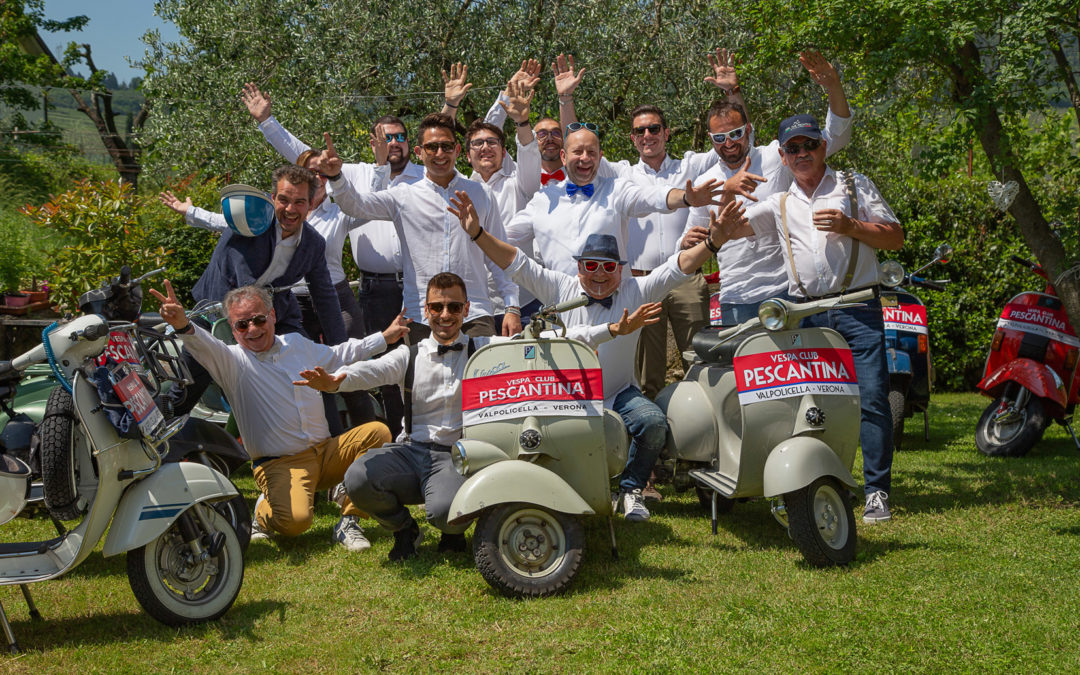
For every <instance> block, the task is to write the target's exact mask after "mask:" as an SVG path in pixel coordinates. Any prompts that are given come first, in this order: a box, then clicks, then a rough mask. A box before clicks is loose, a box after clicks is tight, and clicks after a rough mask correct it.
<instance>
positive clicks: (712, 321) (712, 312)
mask: <svg viewBox="0 0 1080 675" xmlns="http://www.w3.org/2000/svg"><path fill="white" fill-rule="evenodd" d="M709 325H710V326H723V325H724V317H723V316H722V315H721V312H720V294H719V293H713V294H712V295H710V296H709Z"/></svg>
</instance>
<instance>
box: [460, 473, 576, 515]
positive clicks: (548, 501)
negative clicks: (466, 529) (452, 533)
mask: <svg viewBox="0 0 1080 675" xmlns="http://www.w3.org/2000/svg"><path fill="white" fill-rule="evenodd" d="M511 502H523V503H526V504H536V505H537V506H543V507H545V508H548V509H551V510H552V511H560V512H562V513H570V514H575V515H578V514H580V515H586V516H591V515H593V514H595V513H596V512H595V511H594V510H593V509H591V508H590V507H589V505H588V504H586V503H585V500H584V499H582V498H581V497H580V496H579V495H578V493H577V492H575V491H574V489H573V488H572V487H570V485H569V484H568V483H567V482H566V481H565V480H563V479H562V478H560V477H559V476H558V475H557V474H555V473H554V472H553V471H549V470H548V469H545V468H543V467H540V466H537V465H535V464H532V463H530V462H525V461H521V460H507V461H505V462H497V463H495V464H491V465H489V466H486V467H484V468H483V469H481V470H480V471H478V472H476V473H475V474H474V475H472V476H470V477H469V478H468V479H467V480H466V481H465V484H464V485H462V486H461V487H460V488H458V491H457V494H456V495H454V501H453V503H451V504H450V518H449V521H450V524H452V525H456V524H459V523H465V522H468V521H469V520H471V519H473V518H475V517H476V514H478V513H480V512H481V511H483V510H484V509H486V508H488V507H491V506H496V505H498V504H508V503H511Z"/></svg>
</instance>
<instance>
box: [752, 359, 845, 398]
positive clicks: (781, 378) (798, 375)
mask: <svg viewBox="0 0 1080 675" xmlns="http://www.w3.org/2000/svg"><path fill="white" fill-rule="evenodd" d="M734 365H735V377H736V388H737V389H738V391H739V403H740V404H741V405H748V404H750V403H758V402H761V401H773V400H777V399H783V398H794V397H798V396H803V395H805V394H839V395H843V396H858V395H859V385H858V382H857V380H856V378H855V361H854V359H853V358H852V356H851V350H850V349H834V348H832V347H813V348H806V349H785V350H778V351H774V352H762V353H759V354H748V355H745V356H736V357H735V363H734Z"/></svg>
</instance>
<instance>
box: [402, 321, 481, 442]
mask: <svg viewBox="0 0 1080 675" xmlns="http://www.w3.org/2000/svg"><path fill="white" fill-rule="evenodd" d="M419 347H420V344H419V343H417V344H414V345H409V365H408V366H407V367H406V368H405V382H404V386H403V387H402V389H401V398H402V403H403V404H404V407H405V435H406V436H412V386H413V378H414V377H415V376H416V352H417V350H418V349H419ZM475 351H476V343H474V342H473V339H472V338H471V337H470V338H469V346H468V347H467V348H466V351H465V354H466V357H469V356H472V355H473V353H474V352H475Z"/></svg>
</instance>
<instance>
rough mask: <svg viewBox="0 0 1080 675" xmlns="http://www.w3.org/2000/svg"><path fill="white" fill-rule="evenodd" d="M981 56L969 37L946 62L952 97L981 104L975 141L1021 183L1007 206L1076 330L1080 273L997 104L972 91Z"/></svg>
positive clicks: (997, 167) (999, 169)
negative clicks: (1014, 146)
mask: <svg viewBox="0 0 1080 675" xmlns="http://www.w3.org/2000/svg"><path fill="white" fill-rule="evenodd" d="M980 58H981V55H980V54H979V49H978V47H976V46H975V44H974V43H973V42H971V41H968V42H966V43H965V44H964V46H963V47H961V49H960V53H959V54H958V57H957V58H956V59H955V60H954V62H953V63H954V65H952V66H950V75H951V76H952V80H953V84H954V85H955V90H954V97H955V98H956V101H957V103H960V104H961V105H965V106H971V107H975V108H976V109H977V110H979V112H980V117H979V120H978V129H977V132H978V134H979V143H980V144H981V145H982V148H983V152H985V153H986V157H987V159H988V160H990V167H991V170H992V171H993V172H994V173H995V174H996V175H1000V176H1002V178H1003V180H1004V181H1005V182H1008V181H1015V182H1016V184H1017V186H1018V187H1019V190H1018V191H1017V193H1016V199H1014V200H1013V203H1012V205H1011V206H1010V207H1009V213H1010V214H1012V216H1013V218H1015V219H1016V223H1017V225H1018V226H1019V228H1020V233H1021V234H1022V235H1023V236H1024V242H1025V243H1026V244H1027V245H1028V248H1030V249H1031V251H1032V253H1034V254H1035V257H1036V258H1037V259H1038V261H1039V263H1040V264H1041V265H1042V266H1043V268H1044V269H1045V270H1046V271H1047V273H1049V275H1050V279H1051V281H1052V282H1053V283H1054V288H1056V289H1057V293H1058V296H1059V297H1060V298H1061V301H1062V304H1063V305H1064V306H1065V312H1066V314H1068V317H1069V322H1070V323H1071V324H1072V325H1073V327H1074V328H1076V329H1078V330H1080V273H1078V272H1077V271H1075V270H1070V265H1069V260H1068V259H1067V258H1066V257H1065V248H1064V247H1063V246H1062V244H1061V240H1060V239H1058V237H1057V235H1056V234H1054V232H1053V231H1052V230H1051V229H1050V225H1049V223H1047V222H1046V217H1045V216H1043V213H1042V209H1041V208H1040V207H1039V204H1038V202H1036V201H1035V196H1034V195H1032V194H1031V190H1030V189H1029V188H1028V184H1027V181H1026V180H1025V179H1024V174H1023V172H1021V171H1020V169H1019V162H1018V161H1017V158H1016V156H1015V154H1014V153H1013V151H1012V149H1011V148H1010V147H1009V144H1008V139H1007V138H1006V136H1005V131H1004V128H1003V126H1002V124H1001V116H1000V115H999V113H998V109H997V106H996V105H995V103H994V101H993V100H992V99H984V98H980V97H977V96H976V95H975V90H976V85H978V84H982V82H981V81H982V80H983V79H984V77H983V73H982V70H981V67H980V65H979V64H980V63H981V60H980ZM1074 234H1075V231H1074Z"/></svg>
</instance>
